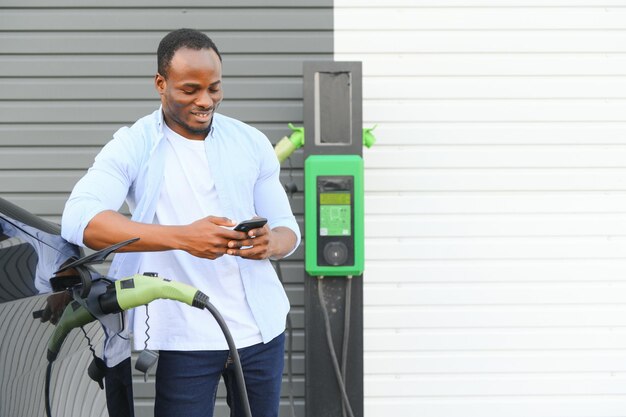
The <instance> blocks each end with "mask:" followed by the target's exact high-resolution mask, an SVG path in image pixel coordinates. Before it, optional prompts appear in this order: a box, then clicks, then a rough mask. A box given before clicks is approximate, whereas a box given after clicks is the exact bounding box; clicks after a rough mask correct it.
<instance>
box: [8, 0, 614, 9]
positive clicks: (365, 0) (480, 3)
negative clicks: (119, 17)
mask: <svg viewBox="0 0 626 417" xmlns="http://www.w3.org/2000/svg"><path fill="white" fill-rule="evenodd" d="M11 1H18V0H11ZM40 1H42V0H40ZM601 4H602V6H626V1H624V0H602V3H601ZM556 6H569V7H573V6H579V7H585V6H590V7H591V6H594V7H597V6H598V2H597V1H595V0H341V2H340V3H338V4H336V5H335V7H336V8H350V7H357V8H361V7H368V8H369V7H371V8H388V7H404V8H411V7H450V8H454V7H544V8H547V7H556ZM452 10H453V9H452Z"/></svg>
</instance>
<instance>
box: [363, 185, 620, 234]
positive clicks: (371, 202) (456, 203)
mask: <svg viewBox="0 0 626 417" xmlns="http://www.w3.org/2000/svg"><path fill="white" fill-rule="evenodd" d="M389 206H392V207H398V208H397V210H396V213H397V214H404V215H406V214H409V215H413V214H423V215H431V214H438V215H444V214H554V215H557V214H563V215H567V214H608V213H611V214H623V213H624V212H626V192H623V191H611V192H604V191H599V192H585V191H571V192H559V193H557V192H540V191H536V192H519V193H507V192H498V193H487V194H482V193H472V192H467V193H453V192H424V193H420V192H415V193H411V192H407V193H393V192H378V193H374V192H372V193H368V194H367V195H366V196H365V214H366V215H371V216H375V215H384V214H387V212H388V210H389ZM366 222H367V223H366V224H368V226H369V217H367V220H366ZM616 226H617V225H616ZM394 231H397V229H395V230H394Z"/></svg>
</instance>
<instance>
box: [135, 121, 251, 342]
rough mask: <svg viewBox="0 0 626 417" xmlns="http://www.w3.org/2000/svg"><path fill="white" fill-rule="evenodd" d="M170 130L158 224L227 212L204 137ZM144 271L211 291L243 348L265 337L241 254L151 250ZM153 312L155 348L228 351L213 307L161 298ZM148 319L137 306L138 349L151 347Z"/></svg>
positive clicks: (151, 324) (151, 323)
mask: <svg viewBox="0 0 626 417" xmlns="http://www.w3.org/2000/svg"><path fill="white" fill-rule="evenodd" d="M164 131H165V135H166V138H167V141H168V144H167V147H168V149H167V156H166V162H165V170H164V173H163V175H164V179H163V186H162V189H161V193H160V195H159V201H158V205H157V210H156V214H155V220H154V223H158V224H163V225H174V224H189V223H192V222H194V221H196V220H198V219H201V218H203V217H206V216H209V215H214V216H222V215H223V214H222V210H221V206H220V201H219V196H218V195H217V192H216V189H215V184H214V182H213V176H212V174H211V170H210V168H209V165H208V161H207V157H206V153H205V148H204V141H199V140H189V139H186V138H184V137H182V136H180V135H179V134H177V133H175V132H174V131H172V130H171V129H169V128H168V127H167V126H165V128H164ZM235 220H237V219H235ZM239 220H240V219H239ZM140 271H141V272H142V273H143V272H157V273H158V274H159V276H160V277H163V278H167V279H171V280H173V281H180V282H185V283H187V284H190V285H192V286H194V287H196V288H197V289H199V290H200V291H202V292H203V293H205V294H206V295H208V296H209V301H210V302H211V303H212V304H213V305H214V306H215V307H216V308H217V310H218V311H219V312H220V314H221V315H222V316H223V317H224V320H225V321H226V324H227V325H228V328H229V330H230V332H231V333H232V335H233V339H234V340H235V344H236V346H237V347H238V348H242V347H246V346H251V345H254V344H257V343H260V342H261V341H262V339H261V333H260V331H259V328H258V326H257V324H256V321H255V320H254V317H253V315H252V312H251V310H250V307H249V306H248V302H247V301H246V295H245V292H244V288H243V284H242V281H241V276H240V274H239V266H238V265H237V262H236V260H235V258H233V257H231V256H228V255H224V256H222V257H220V258H217V259H215V260H209V259H203V258H198V257H195V256H193V255H191V254H189V253H187V252H184V251H180V250H175V251H164V252H146V253H144V254H142V263H141V270H140ZM148 315H149V319H148V326H149V329H148V336H149V339H148V348H149V349H154V350H227V349H228V345H227V343H226V339H225V338H224V335H223V333H222V331H221V330H220V328H219V326H218V324H217V322H216V321H215V319H214V318H213V316H212V315H211V313H210V312H209V311H208V310H199V309H197V308H195V307H191V306H188V305H186V304H183V303H181V302H177V301H172V300H155V301H153V302H152V303H150V305H149V306H148ZM145 322H146V308H145V307H138V308H136V309H135V311H134V314H133V326H134V333H133V339H134V346H135V349H143V348H144V347H145V345H144V341H145V340H146V334H145V331H146V323H145Z"/></svg>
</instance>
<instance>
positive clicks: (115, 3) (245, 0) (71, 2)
mask: <svg viewBox="0 0 626 417" xmlns="http://www.w3.org/2000/svg"><path fill="white" fill-rule="evenodd" d="M613 1H614V0H613ZM2 4H3V5H4V6H6V7H19V8H40V7H45V8H67V7H89V8H97V9H101V8H102V7H103V5H102V2H101V1H99V0H55V1H54V4H50V0H28V2H24V1H23V0H3V3H2ZM106 4H107V7H149V8H154V7H166V8H171V7H172V2H171V1H167V0H131V1H128V0H109V1H107V3H106ZM332 5H333V2H332V0H297V1H294V0H262V1H259V0H212V1H211V6H212V7H241V8H243V7H253V8H254V7H257V8H259V7H263V8H271V7H297V8H300V7H305V8H308V7H322V6H325V7H332ZM176 7H207V4H206V0H184V1H178V2H176Z"/></svg>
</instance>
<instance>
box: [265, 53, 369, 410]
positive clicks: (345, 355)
mask: <svg viewBox="0 0 626 417" xmlns="http://www.w3.org/2000/svg"><path fill="white" fill-rule="evenodd" d="M361 74H362V73H361V63H360V62H328V61H324V62H305V63H304V71H303V84H304V100H303V104H304V129H301V130H297V129H295V128H293V127H292V129H293V130H294V135H292V138H291V143H287V142H283V144H282V145H283V146H285V147H286V148H285V149H290V148H292V147H293V146H294V143H295V146H297V144H298V142H300V141H303V142H304V145H303V146H304V149H303V150H304V249H305V278H304V280H305V284H304V287H305V300H304V303H305V374H306V378H305V411H306V416H307V417H316V416H325V417H335V416H336V417H341V416H363V275H362V274H363V270H364V237H365V236H364V218H363V217H364V209H363V206H364V195H363V158H362V154H363V143H364V137H365V136H366V133H367V134H370V130H363V120H362V119H363V117H362V84H361V83H362V81H361ZM368 146H369V145H368ZM277 148H278V146H277ZM324 341H326V343H325V342H324Z"/></svg>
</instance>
